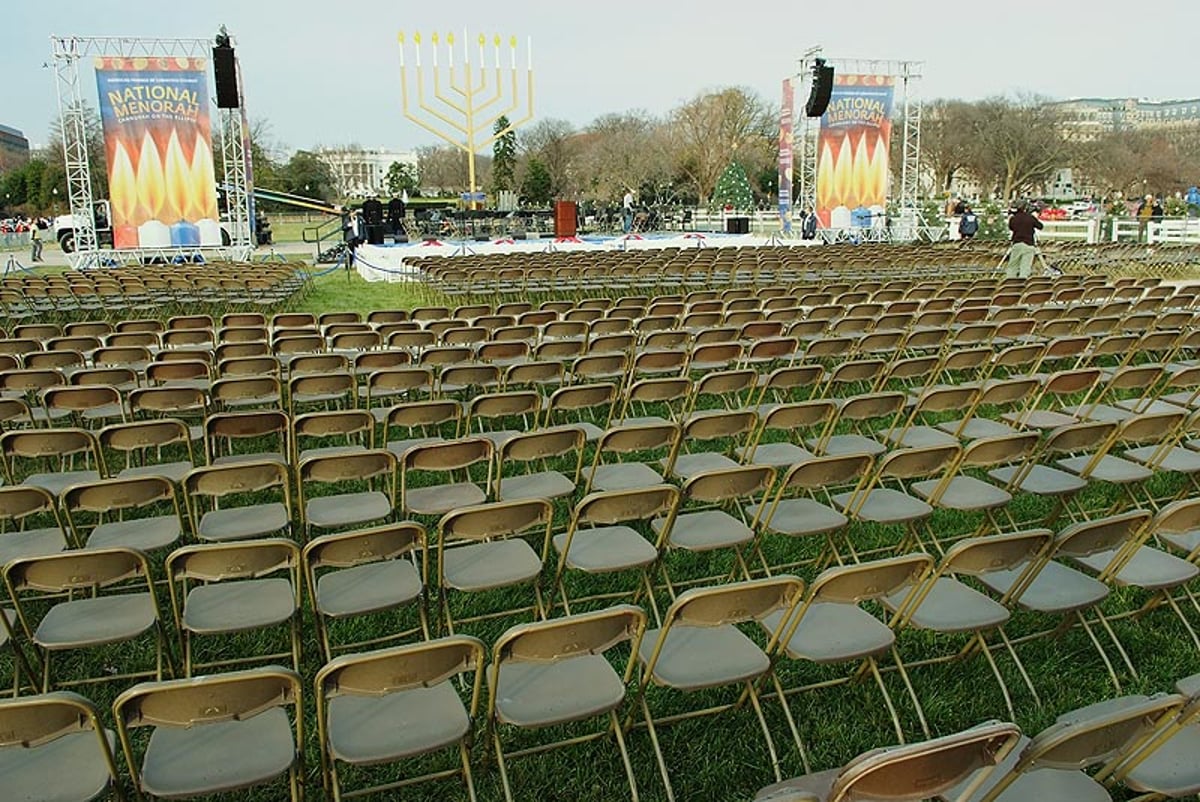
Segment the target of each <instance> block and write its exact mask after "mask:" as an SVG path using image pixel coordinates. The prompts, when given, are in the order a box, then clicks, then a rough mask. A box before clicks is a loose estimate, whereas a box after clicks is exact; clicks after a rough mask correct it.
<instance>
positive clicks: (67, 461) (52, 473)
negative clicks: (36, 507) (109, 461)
mask: <svg viewBox="0 0 1200 802" xmlns="http://www.w3.org/2000/svg"><path fill="white" fill-rule="evenodd" d="M0 453H3V456H4V465H5V473H6V474H7V476H8V481H9V482H10V483H12V484H23V485H26V486H30V487H40V488H42V489H43V490H46V491H47V492H49V493H50V494H51V495H54V496H58V495H61V494H62V492H63V491H64V490H66V489H67V488H68V487H70V486H71V485H73V484H78V483H79V482H91V481H95V480H96V479H99V478H100V472H101V470H103V463H102V462H101V459H100V447H99V445H98V444H97V442H96V436H95V435H94V434H92V433H91V432H90V431H88V430H86V429H25V430H22V429H18V430H14V431H9V432H4V433H3V434H0ZM39 468H40V469H42V470H40V471H39V470H38V469H39Z"/></svg>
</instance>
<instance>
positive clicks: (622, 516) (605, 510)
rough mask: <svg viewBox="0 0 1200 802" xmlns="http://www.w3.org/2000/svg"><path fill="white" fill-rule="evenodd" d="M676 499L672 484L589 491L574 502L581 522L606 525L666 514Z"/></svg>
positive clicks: (677, 501) (673, 506)
mask: <svg viewBox="0 0 1200 802" xmlns="http://www.w3.org/2000/svg"><path fill="white" fill-rule="evenodd" d="M678 503H679V490H678V489H677V488H676V487H675V486H674V485H657V486H655V487H640V488H634V489H631V490H610V491H607V492H601V493H592V494H590V495H588V496H586V497H585V498H584V499H583V500H582V501H580V502H579V504H577V505H576V506H575V519H576V521H578V522H579V523H580V524H588V525H596V526H608V525H611V524H616V523H621V522H624V521H639V520H641V521H644V520H649V519H651V518H660V517H664V516H666V515H669V514H670V513H671V511H672V510H674V509H675V507H676V505H678Z"/></svg>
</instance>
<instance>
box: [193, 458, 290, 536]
mask: <svg viewBox="0 0 1200 802" xmlns="http://www.w3.org/2000/svg"><path fill="white" fill-rule="evenodd" d="M290 482H291V479H290V477H289V475H288V469H287V467H286V465H285V464H284V463H282V462H276V461H274V460H261V461H241V462H231V463H224V464H220V465H207V466H204V467H200V468H197V469H196V470H194V471H192V472H191V473H189V474H188V475H187V476H185V477H184V479H183V494H184V496H183V497H184V502H185V503H186V506H187V513H188V520H189V522H190V523H191V530H192V532H193V533H194V534H195V536H196V539H197V540H200V541H210V542H223V541H229V540H245V539H247V538H253V537H264V536H268V535H275V534H283V535H287V534H288V533H289V532H290V530H291V525H292V513H291V509H292V503H291V488H290ZM268 490H269V491H271V492H270V493H267V492H266V491H268Z"/></svg>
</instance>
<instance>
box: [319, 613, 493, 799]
mask: <svg viewBox="0 0 1200 802" xmlns="http://www.w3.org/2000/svg"><path fill="white" fill-rule="evenodd" d="M483 673H484V647H483V643H481V642H480V641H478V640H476V639H475V638H470V637H466V636H463V635H455V636H452V637H448V638H440V639H438V640H435V641H430V642H428V643H419V644H414V645H410V646H397V647H394V648H391V649H384V650H381V651H375V652H365V653H362V654H352V655H346V656H344V657H339V658H337V659H336V660H333V661H332V662H330V663H327V664H326V665H325V666H324V667H322V668H321V670H320V671H318V672H317V677H316V680H315V683H314V684H315V685H316V693H317V729H318V735H319V738H320V743H321V774H322V778H323V781H324V788H325V793H326V794H327V795H328V796H329V798H330V799H333V800H341V799H343V798H346V797H349V796H359V795H363V794H380V793H385V792H388V791H392V792H394V791H396V790H397V789H400V788H405V787H408V786H410V785H414V784H416V783H423V782H428V781H431V780H435V779H440V778H444V777H454V776H458V775H461V776H462V778H463V784H464V785H465V786H466V790H467V796H468V798H469V799H470V800H472V802H474V800H475V781H474V778H473V776H472V772H471V749H470V742H471V736H472V731H473V728H474V722H475V718H476V716H477V715H478V709H479V695H480V690H481V687H482V684H483ZM461 674H470V675H472V681H471V683H470V685H469V686H467V687H469V688H470V701H469V702H468V703H467V704H463V699H462V696H461V694H460V693H459V691H458V690H457V689H456V687H455V683H454V682H453V680H454V679H455V678H456V677H458V676H459V675H461ZM397 722H403V724H404V725H403V726H397ZM451 747H458V755H459V761H460V765H459V766H458V767H455V768H451V769H445V770H441V771H433V772H429V773H426V774H422V775H420V776H416V777H405V778H404V779H400V780H389V779H387V778H386V777H384V778H382V781H381V782H377V783H374V784H371V785H369V786H366V787H360V788H356V789H354V790H353V791H351V792H347V791H346V790H345V789H344V788H343V785H344V779H343V778H342V776H341V774H340V772H339V766H340V765H343V764H345V765H348V766H353V767H355V768H357V769H359V770H360V771H363V772H366V771H368V770H369V768H370V767H374V766H381V765H382V766H389V767H391V766H395V765H396V764H398V763H401V762H403V761H404V760H406V759H409V758H415V757H417V756H419V755H425V754H429V753H432V752H438V751H442V750H445V749H449V748H451Z"/></svg>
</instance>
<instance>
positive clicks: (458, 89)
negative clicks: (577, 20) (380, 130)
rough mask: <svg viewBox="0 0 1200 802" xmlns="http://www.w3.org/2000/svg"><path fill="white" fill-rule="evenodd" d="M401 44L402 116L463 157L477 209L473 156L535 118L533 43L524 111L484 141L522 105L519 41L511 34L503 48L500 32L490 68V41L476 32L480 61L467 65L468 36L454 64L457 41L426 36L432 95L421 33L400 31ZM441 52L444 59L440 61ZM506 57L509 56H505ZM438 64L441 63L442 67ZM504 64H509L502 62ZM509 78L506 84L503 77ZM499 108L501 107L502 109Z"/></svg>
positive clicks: (527, 59) (528, 53)
mask: <svg viewBox="0 0 1200 802" xmlns="http://www.w3.org/2000/svg"><path fill="white" fill-rule="evenodd" d="M397 40H398V43H399V46H400V98H401V102H402V103H403V109H404V116H405V117H407V118H408V119H410V120H412V121H413V122H415V123H416V124H417V125H419V126H421V127H422V128H424V129H425V130H426V131H429V132H430V133H432V134H434V135H435V136H437V137H438V138H440V139H442V140H443V141H445V142H447V143H448V144H450V145H452V146H454V147H456V148H458V149H460V150H462V151H465V152H466V154H467V174H468V181H469V182H470V189H471V194H470V197H471V199H472V200H471V204H472V207H474V205H475V198H476V183H475V154H476V152H478V151H479V150H480V149H481V148H485V147H487V146H488V145H490V144H492V143H493V142H495V141H496V140H497V139H499V138H500V137H502V136H504V135H505V134H507V133H508V132H510V131H512V130H515V129H516V128H519V127H520V126H522V125H524V124H525V123H527V122H529V121H530V120H531V119H533V42H532V40H529V39H526V41H525V68H524V71H525V103H524V106H525V113H524V116H523V117H521V118H520V119H517V120H513V121H510V122H509V124H508V125H507V126H506V127H505V128H504V129H503V130H501V131H494V132H492V133H491V134H490V135H488V136H487V137H486V138H485V139H480V138H479V135H480V134H481V133H485V132H489V131H492V128H493V127H494V126H495V124H496V121H497V120H499V119H500V118H501V117H508V116H509V115H510V114H513V113H514V112H516V111H517V110H518V109H519V108H520V107H521V105H522V103H521V91H520V81H519V77H520V72H521V70H520V68H518V66H517V49H518V48H517V37H515V36H510V37H509V38H508V41H507V45H506V46H505V43H504V41H503V39H502V38H501V36H500V35H499V34H494V35H493V36H492V38H491V48H490V50H491V62H492V64H491V66H490V67H489V66H488V55H489V54H488V50H489V48H488V37H487V36H486V35H484V34H482V33H481V34H479V36H478V38H477V40H476V42H477V44H478V46H479V56H478V61H477V63H476V64H475V65H472V64H471V47H470V44H469V41H470V40H469V39H468V38H467V33H466V31H465V30H464V31H463V36H462V48H461V49H460V51H459V52H460V53H461V55H462V60H461V63H460V64H459V65H458V66H455V63H454V55H455V37H454V34H453V33H447V34H446V35H445V36H444V37H443V36H442V35H440V34H438V33H434V34H432V35H430V37H429V45H428V49H429V50H431V51H432V67H430V68H428V70H429V72H430V73H432V86H431V87H430V89H431V91H430V93H429V96H428V97H427V93H426V77H425V73H426V69H427V68H425V67H423V66H422V63H421V50H422V48H423V40H422V36H421V34H420V33H419V32H417V33H414V34H412V36H411V37H406V36H405V34H404V32H401V33H400V34H399V35H398V36H397ZM406 47H411V49H412V50H413V52H414V56H415V59H414V71H415V74H414V76H413V78H414V83H415V85H416V97H417V102H416V105H415V106H411V105H410V103H409V73H408V67H407V62H406V60H405V57H404V51H405V48H406ZM439 54H444V59H443V58H439ZM505 56H507V58H504V57H505ZM440 61H444V62H445V65H444V66H441V65H440V64H439V62H440ZM506 61H507V64H505V62H506ZM506 78H507V79H508V80H505V79H506ZM501 106H503V108H501Z"/></svg>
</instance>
